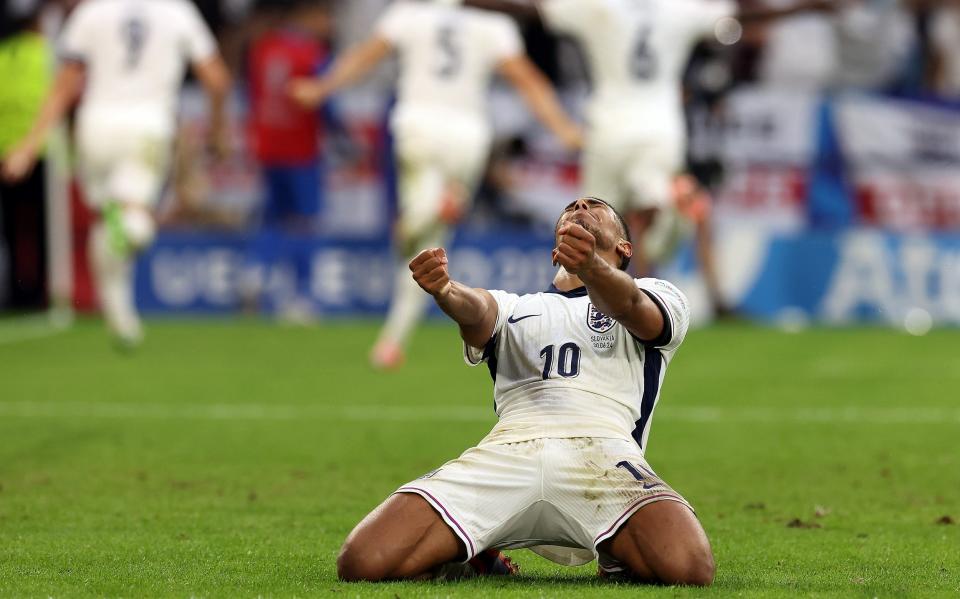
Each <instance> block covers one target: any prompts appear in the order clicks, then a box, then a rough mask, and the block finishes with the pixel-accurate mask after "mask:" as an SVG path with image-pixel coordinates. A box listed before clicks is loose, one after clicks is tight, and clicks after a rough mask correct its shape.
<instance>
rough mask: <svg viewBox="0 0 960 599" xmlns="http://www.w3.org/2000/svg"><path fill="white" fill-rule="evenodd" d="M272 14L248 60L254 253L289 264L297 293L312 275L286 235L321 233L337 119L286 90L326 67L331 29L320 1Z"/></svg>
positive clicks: (279, 5) (307, 0)
mask: <svg viewBox="0 0 960 599" xmlns="http://www.w3.org/2000/svg"><path fill="white" fill-rule="evenodd" d="M275 10H276V11H278V13H279V14H278V15H277V21H276V24H275V25H274V26H273V27H270V28H269V29H267V30H266V31H265V32H264V33H263V34H261V35H260V36H259V37H258V38H257V39H256V40H254V42H253V44H252V46H251V48H250V53H249V57H248V65H249V70H248V85H249V91H250V133H251V138H252V139H251V146H252V148H253V153H254V155H255V156H256V158H257V160H258V162H259V163H260V166H261V175H262V180H263V187H264V200H263V209H262V223H261V226H262V231H261V233H260V235H259V236H258V238H257V240H256V242H255V244H254V245H255V247H254V248H253V249H252V251H253V253H255V254H256V255H257V256H258V257H259V258H260V259H262V260H265V261H266V263H267V266H268V267H269V266H272V264H271V263H272V262H274V261H276V260H278V259H279V260H285V259H292V261H293V269H294V271H295V278H296V286H297V289H298V291H297V294H296V295H299V294H301V293H303V292H304V291H305V290H304V289H303V288H304V287H305V286H306V284H307V278H308V276H309V264H308V256H307V255H306V254H305V253H301V252H300V251H299V250H298V248H299V247H301V246H303V244H300V243H295V242H287V241H285V237H286V236H287V235H289V234H294V235H310V234H313V233H316V232H317V231H318V230H319V229H318V226H319V223H320V222H321V221H322V217H323V204H324V202H323V190H324V183H323V164H322V152H321V148H322V140H321V136H322V134H323V126H322V125H323V122H324V121H326V122H327V123H333V124H336V122H337V119H336V118H335V116H334V114H333V112H332V111H331V110H330V107H329V106H330V105H329V103H328V104H325V105H324V107H323V108H322V114H321V113H319V112H318V111H316V110H312V109H304V108H302V107H300V106H299V105H297V104H296V103H295V102H294V101H293V100H292V99H291V98H290V97H289V95H288V93H287V87H288V85H289V83H290V82H291V81H292V80H293V79H294V78H302V77H312V76H314V75H317V74H318V73H320V72H321V71H322V70H323V69H324V68H325V67H326V65H327V64H328V62H329V58H330V53H329V49H328V45H327V43H328V40H329V37H330V33H331V29H332V24H331V15H330V7H329V4H328V3H327V2H323V1H321V0H284V1H282V2H276V3H275ZM292 301H293V304H297V303H298V300H295V299H294V300H292ZM293 304H292V305H293ZM290 310H291V311H298V312H300V311H302V310H301V309H300V308H293V307H291V308H290Z"/></svg>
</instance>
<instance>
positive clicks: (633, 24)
mask: <svg viewBox="0 0 960 599" xmlns="http://www.w3.org/2000/svg"><path fill="white" fill-rule="evenodd" d="M540 10H541V14H542V15H543V19H544V21H545V22H546V23H547V25H548V26H549V27H550V28H552V29H553V30H555V31H557V32H559V33H564V34H568V35H570V36H571V37H573V38H574V39H575V40H576V41H577V42H578V43H579V44H580V47H581V48H582V49H583V51H584V53H585V54H586V58H587V62H588V63H589V67H590V76H591V78H592V80H593V85H594V91H593V98H592V101H591V103H590V106H589V108H588V111H587V120H588V122H589V123H590V125H591V126H592V127H602V128H608V127H613V128H616V129H620V130H621V131H622V130H624V129H626V130H639V131H646V130H653V131H660V130H661V129H662V128H663V127H670V128H671V129H673V130H676V131H677V132H678V133H681V132H682V131H683V128H682V127H683V125H682V119H683V112H682V104H681V96H680V93H681V89H680V87H681V77H682V75H683V69H684V67H685V66H686V64H687V60H688V59H689V55H690V51H691V50H692V48H693V46H694V44H695V43H696V42H697V41H698V40H700V39H703V38H705V37H709V36H712V35H714V31H715V28H716V25H717V23H718V21H720V20H721V19H722V18H724V17H730V16H733V15H734V14H735V12H736V3H735V2H733V1H732V0H542V1H541V2H540Z"/></svg>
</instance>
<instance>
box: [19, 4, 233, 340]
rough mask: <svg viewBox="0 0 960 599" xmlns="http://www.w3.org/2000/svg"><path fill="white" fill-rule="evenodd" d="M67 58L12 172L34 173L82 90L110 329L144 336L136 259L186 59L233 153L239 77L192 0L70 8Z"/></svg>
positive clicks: (80, 127) (83, 147)
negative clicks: (232, 91) (229, 125)
mask: <svg viewBox="0 0 960 599" xmlns="http://www.w3.org/2000/svg"><path fill="white" fill-rule="evenodd" d="M60 52H61V58H62V61H63V62H62V64H61V66H60V69H59V71H58V73H57V75H56V79H55V81H54V84H53V87H52V89H51V90H50V92H49V94H48V95H47V98H46V100H45V101H44V104H43V106H42V108H41V110H40V113H39V115H38V117H37V119H36V121H35V122H34V124H33V127H32V129H31V130H30V132H29V133H28V134H27V135H26V136H25V137H24V138H23V139H22V140H21V141H20V142H18V144H17V145H16V146H15V147H14V148H13V149H12V150H11V151H10V153H9V154H8V155H7V156H6V158H5V160H4V164H3V176H4V178H5V179H6V180H8V181H19V180H22V179H23V178H24V177H26V176H28V175H29V174H30V172H31V171H32V169H33V167H34V164H35V163H36V160H37V158H38V156H39V154H40V151H41V149H42V147H43V143H44V139H45V137H46V135H47V133H48V131H49V130H50V129H51V127H53V126H54V125H55V124H56V123H57V122H58V121H60V119H62V118H63V116H64V115H65V114H66V113H67V111H68V110H70V108H71V106H72V105H73V103H74V102H75V101H76V100H77V99H78V98H80V96H81V93H82V94H83V98H82V101H81V103H80V108H79V112H78V116H77V132H76V140H77V149H78V154H79V160H80V169H81V178H82V180H83V187H84V192H85V197H86V199H87V202H88V203H89V204H90V206H91V208H93V209H94V210H95V211H97V212H99V214H100V217H101V218H100V222H99V223H98V224H97V225H96V226H95V228H94V230H93V231H92V234H91V237H90V256H91V263H92V267H93V271H94V273H95V277H96V282H97V290H98V295H99V298H100V303H101V307H102V309H103V312H104V316H105V318H106V321H107V325H108V327H109V329H110V331H111V332H112V333H113V334H114V335H115V336H116V338H117V340H118V341H119V342H120V343H121V344H123V345H127V346H129V345H135V344H137V343H138V342H139V341H140V340H141V338H142V336H143V331H142V327H141V324H140V318H139V316H138V314H137V311H136V306H135V304H134V299H133V260H134V257H135V256H136V254H137V252H139V251H140V250H142V249H143V248H144V247H146V246H147V245H149V244H150V242H151V241H152V240H153V237H154V232H155V224H154V217H153V214H152V208H153V205H154V204H155V203H156V201H157V200H158V197H159V194H160V190H161V186H162V184H163V182H164V178H165V175H166V171H167V166H168V162H169V157H170V146H171V141H172V137H173V133H174V124H175V123H174V121H175V114H176V112H175V111H176V107H177V94H178V93H179V89H180V85H181V83H182V81H183V72H184V69H185V66H186V65H187V64H190V65H192V67H193V72H194V74H195V75H196V76H197V78H198V79H199V80H200V82H201V83H202V84H203V86H204V87H205V88H206V90H207V93H208V94H209V97H210V107H211V120H210V126H211V132H212V135H213V139H214V140H215V144H216V146H217V149H218V151H220V152H225V150H226V143H227V142H226V139H225V137H224V133H225V128H224V103H225V99H226V96H227V93H228V91H229V86H230V77H229V74H228V72H227V69H226V67H225V66H224V64H223V62H222V60H221V59H220V57H219V54H218V52H217V47H216V43H215V41H214V39H213V36H212V35H211V33H210V31H209V29H208V28H207V26H206V25H205V24H204V22H203V21H202V20H201V18H200V14H199V13H198V12H197V9H196V7H195V6H194V5H193V4H191V3H190V2H188V1H187V0H87V1H86V2H84V3H83V4H81V5H80V6H79V7H78V8H77V9H76V10H75V11H74V12H73V13H72V14H71V15H70V17H69V19H68V21H67V23H66V25H65V29H64V32H63V36H62V39H61V46H60Z"/></svg>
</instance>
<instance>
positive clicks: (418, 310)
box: [378, 226, 450, 348]
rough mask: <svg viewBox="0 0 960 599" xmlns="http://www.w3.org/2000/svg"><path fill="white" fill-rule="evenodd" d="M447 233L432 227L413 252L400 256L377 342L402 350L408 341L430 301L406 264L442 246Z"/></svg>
mask: <svg viewBox="0 0 960 599" xmlns="http://www.w3.org/2000/svg"><path fill="white" fill-rule="evenodd" d="M448 231H449V230H448V228H447V227H444V226H435V227H434V231H433V233H432V234H430V235H425V236H423V237H421V238H419V239H417V240H416V241H415V242H414V243H413V244H411V247H412V248H413V249H412V250H411V252H410V253H407V254H402V255H404V258H403V259H402V260H401V261H400V263H399V264H397V266H396V271H395V273H396V274H395V275H394V278H393V295H392V296H391V299H390V310H389V311H388V312H387V321H386V324H384V326H383V329H382V330H381V331H380V337H379V338H378V343H382V342H392V343H396V344H397V345H399V346H400V347H401V348H402V347H405V346H406V344H407V342H408V341H409V340H410V335H411V334H412V333H413V329H414V327H416V326H417V323H418V322H420V320H421V319H422V318H423V316H424V314H425V313H426V311H427V308H428V307H429V305H430V301H431V298H430V295H429V294H428V293H427V292H426V291H424V290H423V289H420V286H419V285H417V282H416V281H414V280H413V277H412V276H411V274H410V267H409V262H410V260H412V259H413V257H414V256H416V255H417V254H418V253H419V252H420V251H421V250H423V249H426V248H431V247H441V246H443V245H444V243H446V242H447V240H448V239H449V238H450V236H449V233H448Z"/></svg>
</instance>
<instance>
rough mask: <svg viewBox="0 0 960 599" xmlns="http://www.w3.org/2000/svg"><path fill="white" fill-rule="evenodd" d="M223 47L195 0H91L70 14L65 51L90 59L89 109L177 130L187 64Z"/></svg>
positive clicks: (86, 110)
mask: <svg viewBox="0 0 960 599" xmlns="http://www.w3.org/2000/svg"><path fill="white" fill-rule="evenodd" d="M215 52H216V43H215V42H214V39H213V35H212V34H211V33H210V30H209V29H208V28H207V26H206V24H205V23H204V22H203V19H202V18H201V17H200V13H199V12H198V11H197V8H196V7H195V6H194V5H193V3H192V2H190V1H189V0H86V1H85V2H83V3H82V4H80V5H79V6H78V7H77V9H76V10H75V11H74V13H73V14H71V15H70V18H69V19H68V21H67V23H66V26H65V29H64V32H63V37H62V39H61V41H60V54H61V56H62V57H63V58H65V59H67V60H77V61H80V62H82V63H84V65H85V67H86V72H87V84H86V89H85V92H84V96H83V104H82V106H81V119H83V113H99V114H102V115H104V116H105V117H108V118H109V116H110V115H113V116H117V115H123V114H128V113H131V112H135V113H136V114H137V115H138V116H139V117H140V118H142V119H144V120H146V123H145V124H144V126H146V125H148V124H149V125H151V126H153V127H156V128H157V129H160V130H161V131H160V132H161V133H165V134H167V135H171V134H172V132H173V128H174V122H175V116H176V107H177V98H178V94H179V91H180V86H181V84H182V83H183V75H184V71H185V69H186V67H187V65H188V64H191V63H197V62H202V61H204V60H205V59H207V58H210V57H211V56H213V54H214V53H215Z"/></svg>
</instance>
